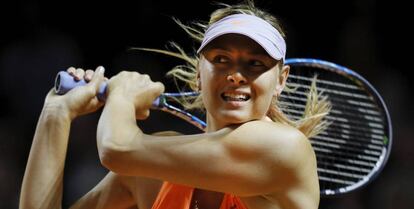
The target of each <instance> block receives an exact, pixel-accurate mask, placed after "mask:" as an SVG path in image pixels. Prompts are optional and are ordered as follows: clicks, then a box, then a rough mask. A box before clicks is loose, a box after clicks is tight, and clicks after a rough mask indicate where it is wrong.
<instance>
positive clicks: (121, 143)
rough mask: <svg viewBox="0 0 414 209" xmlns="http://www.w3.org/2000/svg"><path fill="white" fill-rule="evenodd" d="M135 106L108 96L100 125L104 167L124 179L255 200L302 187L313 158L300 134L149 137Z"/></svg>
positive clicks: (272, 129) (268, 126)
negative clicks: (132, 177) (305, 166)
mask: <svg viewBox="0 0 414 209" xmlns="http://www.w3.org/2000/svg"><path fill="white" fill-rule="evenodd" d="M142 92H145V93H148V91H142ZM143 94H144V93H143ZM138 97H139V98H146V96H143V95H141V96H138ZM154 98H155V96H154ZM151 101H152V100H151ZM137 106H139V105H137V104H134V102H133V101H131V100H130V99H128V98H127V97H125V96H123V94H121V93H119V92H118V93H115V91H114V92H113V94H111V92H110V94H109V96H108V99H107V102H106V105H105V107H104V110H103V113H102V115H101V118H100V120H99V125H98V136H97V138H98V149H99V155H100V159H101V162H102V164H103V165H104V166H105V167H107V168H108V169H110V170H112V171H114V172H116V173H119V174H121V175H135V176H145V177H150V178H156V179H162V180H166V181H171V182H175V183H180V184H184V185H188V186H192V187H197V188H202V189H206V190H211V191H219V192H226V193H233V194H236V195H239V196H253V195H260V194H269V193H275V192H278V191H286V190H287V189H288V188H291V187H292V185H295V184H300V183H301V182H300V178H301V177H300V175H301V174H299V172H298V170H299V167H301V166H302V165H303V164H305V163H307V162H305V161H312V157H314V156H313V155H312V154H313V152H312V149H311V147H310V144H309V142H308V140H307V139H306V137H304V136H303V135H302V134H300V132H299V131H297V130H296V129H294V128H291V127H288V126H285V125H281V124H275V123H269V122H262V121H253V122H248V123H245V124H243V125H241V126H238V127H231V128H224V129H222V130H220V131H217V132H213V133H207V134H199V135H187V136H169V137H160V136H151V135H146V134H144V133H143V132H142V131H141V130H140V129H139V127H138V126H137V125H136V117H134V116H135V115H140V114H137V113H136V111H139V110H140V109H139V108H136V107H137ZM309 156H310V157H309ZM309 159H310V160H309Z"/></svg>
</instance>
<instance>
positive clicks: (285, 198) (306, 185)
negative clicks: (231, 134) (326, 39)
mask: <svg viewBox="0 0 414 209" xmlns="http://www.w3.org/2000/svg"><path fill="white" fill-rule="evenodd" d="M238 129H239V130H237V129H235V130H234V131H235V132H237V131H240V133H239V134H240V136H241V137H240V139H241V140H242V141H246V142H244V143H241V144H245V143H246V144H248V145H247V146H246V149H249V148H250V149H256V150H258V151H257V155H260V158H261V159H266V161H267V162H268V163H266V165H267V166H268V167H271V168H272V169H270V171H269V174H270V175H269V176H273V177H277V178H273V180H271V181H270V182H269V184H271V185H274V190H272V191H271V192H269V193H268V194H266V195H263V197H265V198H266V199H268V200H270V201H272V202H273V203H276V204H280V205H284V204H287V203H289V204H290V203H291V204H294V205H296V206H295V207H297V208H317V207H318V204H319V183H318V175H317V165H316V156H315V152H314V150H313V148H312V145H311V143H310V141H309V139H308V138H307V137H306V136H305V135H304V134H303V133H302V132H301V131H299V130H298V129H296V128H294V127H291V126H289V125H285V124H281V123H274V122H265V121H252V122H248V123H245V124H243V125H242V126H240V127H238ZM239 134H237V135H239ZM259 153H260V154H259ZM287 194H289V195H287ZM289 204H288V205H287V206H286V208H290V207H293V205H289Z"/></svg>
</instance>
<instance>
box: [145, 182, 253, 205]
mask: <svg viewBox="0 0 414 209" xmlns="http://www.w3.org/2000/svg"><path fill="white" fill-rule="evenodd" d="M193 191H194V188H191V187H187V186H183V185H178V184H173V183H169V182H164V183H163V184H162V187H161V190H160V192H159V193H158V196H157V199H155V202H154V205H153V206H152V209H190V204H191V197H192V196H193ZM220 209H247V208H246V207H245V206H244V205H243V203H242V202H241V200H240V198H238V197H236V196H234V195H231V194H224V197H223V202H221V206H220Z"/></svg>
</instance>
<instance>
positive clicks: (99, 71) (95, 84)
mask: <svg viewBox="0 0 414 209" xmlns="http://www.w3.org/2000/svg"><path fill="white" fill-rule="evenodd" d="M104 73H105V68H104V67H102V66H99V67H97V68H96V70H95V73H94V74H93V77H92V79H91V81H89V83H88V85H89V86H91V87H92V88H93V89H94V90H95V92H96V93H98V92H99V88H100V86H101V84H102V82H103V81H104V79H105V78H104Z"/></svg>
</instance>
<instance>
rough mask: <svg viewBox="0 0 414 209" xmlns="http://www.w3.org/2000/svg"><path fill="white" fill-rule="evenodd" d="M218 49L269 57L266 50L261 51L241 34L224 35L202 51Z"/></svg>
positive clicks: (253, 42)
mask: <svg viewBox="0 0 414 209" xmlns="http://www.w3.org/2000/svg"><path fill="white" fill-rule="evenodd" d="M214 49H220V50H225V51H244V52H246V53H248V54H253V55H265V56H268V57H270V56H269V54H268V53H267V52H266V50H264V49H263V47H262V46H260V44H258V43H257V42H256V41H254V40H253V39H251V38H249V37H247V36H244V35H241V34H234V33H231V34H225V35H222V36H219V37H217V38H215V39H214V40H213V41H211V42H210V43H209V44H208V45H207V46H206V47H205V48H204V49H203V51H208V50H214Z"/></svg>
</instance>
